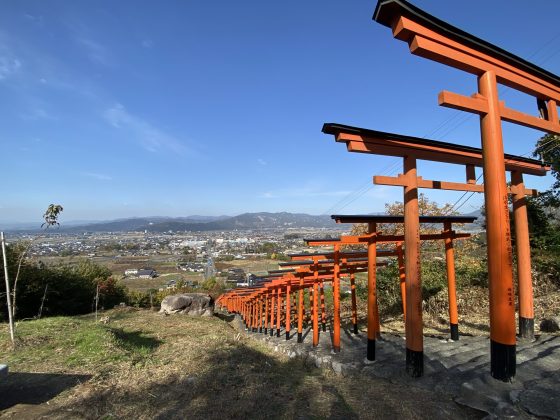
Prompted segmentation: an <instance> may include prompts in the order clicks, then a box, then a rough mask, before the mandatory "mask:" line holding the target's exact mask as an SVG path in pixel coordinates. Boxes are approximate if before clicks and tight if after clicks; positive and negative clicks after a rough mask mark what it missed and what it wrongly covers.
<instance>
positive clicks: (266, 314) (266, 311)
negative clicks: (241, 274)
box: [263, 294, 269, 334]
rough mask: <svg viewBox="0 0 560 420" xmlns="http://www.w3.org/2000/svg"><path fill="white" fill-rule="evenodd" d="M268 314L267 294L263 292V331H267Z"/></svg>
mask: <svg viewBox="0 0 560 420" xmlns="http://www.w3.org/2000/svg"><path fill="white" fill-rule="evenodd" d="M268 314H269V308H268V296H267V295H266V294H265V295H264V329H263V333H265V334H266V333H267V328H268Z"/></svg>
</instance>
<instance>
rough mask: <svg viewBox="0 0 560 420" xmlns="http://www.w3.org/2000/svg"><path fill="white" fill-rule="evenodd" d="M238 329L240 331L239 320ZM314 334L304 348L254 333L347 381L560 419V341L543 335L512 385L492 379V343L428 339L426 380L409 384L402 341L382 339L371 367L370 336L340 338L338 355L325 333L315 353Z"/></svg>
mask: <svg viewBox="0 0 560 420" xmlns="http://www.w3.org/2000/svg"><path fill="white" fill-rule="evenodd" d="M238 323H239V324H238V325H239V326H240V327H242V326H241V321H240V319H239V320H238ZM312 334H313V333H312V331H311V330H310V329H308V330H305V331H304V342H303V343H301V344H298V343H297V342H296V337H295V333H294V332H293V331H292V333H291V339H290V340H288V341H287V340H286V335H285V332H284V330H282V331H281V335H280V337H277V336H276V334H275V335H274V336H273V337H271V336H270V335H269V334H267V335H264V334H263V333H253V332H251V333H249V332H247V335H249V336H251V337H253V338H255V339H259V340H263V341H265V342H267V343H268V344H269V345H270V346H272V347H273V348H274V350H276V351H279V352H282V353H286V354H287V355H288V356H290V357H296V356H298V357H304V358H307V359H308V360H309V361H310V362H311V363H313V364H315V365H316V366H317V367H323V368H328V369H332V370H333V371H334V372H336V373H337V374H341V375H344V376H351V375H360V374H361V375H371V376H373V377H379V378H385V379H387V380H389V381H391V382H398V383H406V384H408V385H411V386H416V387H420V388H425V389H428V390H437V391H439V392H442V393H446V394H450V395H451V396H452V397H453V398H454V399H455V401H456V402H457V403H459V404H464V405H466V406H469V407H472V408H475V409H478V410H482V411H485V412H487V413H488V414H490V418H496V417H497V418H533V416H539V417H545V418H553V419H560V336H554V335H541V336H539V337H538V338H537V339H536V340H535V341H532V342H522V341H520V342H518V344H517V374H516V376H515V379H514V381H513V382H512V383H504V382H501V381H497V380H495V379H493V378H492V377H491V376H490V340H489V339H488V337H472V336H461V337H460V339H459V341H456V342H454V341H451V340H448V339H446V338H444V337H436V336H425V337H424V376H423V377H422V378H410V377H409V376H408V375H407V374H406V372H405V340H404V336H403V335H399V334H395V333H383V334H382V336H381V338H380V339H378V340H377V342H376V361H375V362H367V361H366V360H365V354H366V335H365V332H363V331H361V332H360V334H358V335H354V334H352V333H351V332H350V331H346V330H343V331H342V332H341V352H340V353H338V354H335V353H333V352H332V351H331V350H332V345H331V335H330V333H329V331H328V330H327V332H321V334H320V340H319V346H318V347H316V348H313V347H312Z"/></svg>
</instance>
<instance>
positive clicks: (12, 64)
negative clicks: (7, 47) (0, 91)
mask: <svg viewBox="0 0 560 420" xmlns="http://www.w3.org/2000/svg"><path fill="white" fill-rule="evenodd" d="M20 69H21V61H19V60H18V59H17V58H15V57H10V56H0V80H4V79H7V78H8V77H10V76H13V75H14V74H16V73H17V72H19V70H20Z"/></svg>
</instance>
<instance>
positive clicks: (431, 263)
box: [356, 257, 488, 315]
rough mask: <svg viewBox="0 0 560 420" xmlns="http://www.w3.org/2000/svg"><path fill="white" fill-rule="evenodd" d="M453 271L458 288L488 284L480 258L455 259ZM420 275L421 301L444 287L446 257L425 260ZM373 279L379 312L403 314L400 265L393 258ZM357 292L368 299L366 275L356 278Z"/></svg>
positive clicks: (362, 297) (444, 288) (484, 265)
mask: <svg viewBox="0 0 560 420" xmlns="http://www.w3.org/2000/svg"><path fill="white" fill-rule="evenodd" d="M455 270H456V279H457V288H458V289H459V290H461V289H465V288H469V287H473V286H488V273H487V271H486V263H485V262H484V261H483V260H480V259H477V258H472V257H461V258H456V262H455ZM421 278H422V299H423V300H427V299H429V298H430V297H431V296H434V295H436V294H437V293H439V292H440V291H442V290H446V289H447V275H446V268H445V260H443V259H424V260H423V261H422V274H421ZM376 282H377V296H378V302H379V311H380V313H381V314H382V315H395V314H400V313H402V301H401V289H400V281H399V267H398V264H397V261H396V260H394V259H392V260H390V261H389V262H388V265H387V266H385V267H380V268H378V269H377V276H376ZM356 291H357V294H358V297H359V299H363V300H367V275H361V276H360V277H359V280H358V281H357V282H356Z"/></svg>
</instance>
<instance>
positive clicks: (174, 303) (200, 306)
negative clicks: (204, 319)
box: [159, 293, 214, 316]
mask: <svg viewBox="0 0 560 420" xmlns="http://www.w3.org/2000/svg"><path fill="white" fill-rule="evenodd" d="M159 311H160V312H162V313H164V314H166V315H169V314H187V315H192V316H212V315H213V314H214V300H213V299H212V297H210V296H209V295H207V294H205V293H180V294H178V295H169V296H166V297H165V298H164V299H163V300H162V302H161V309H160V310H159Z"/></svg>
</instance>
